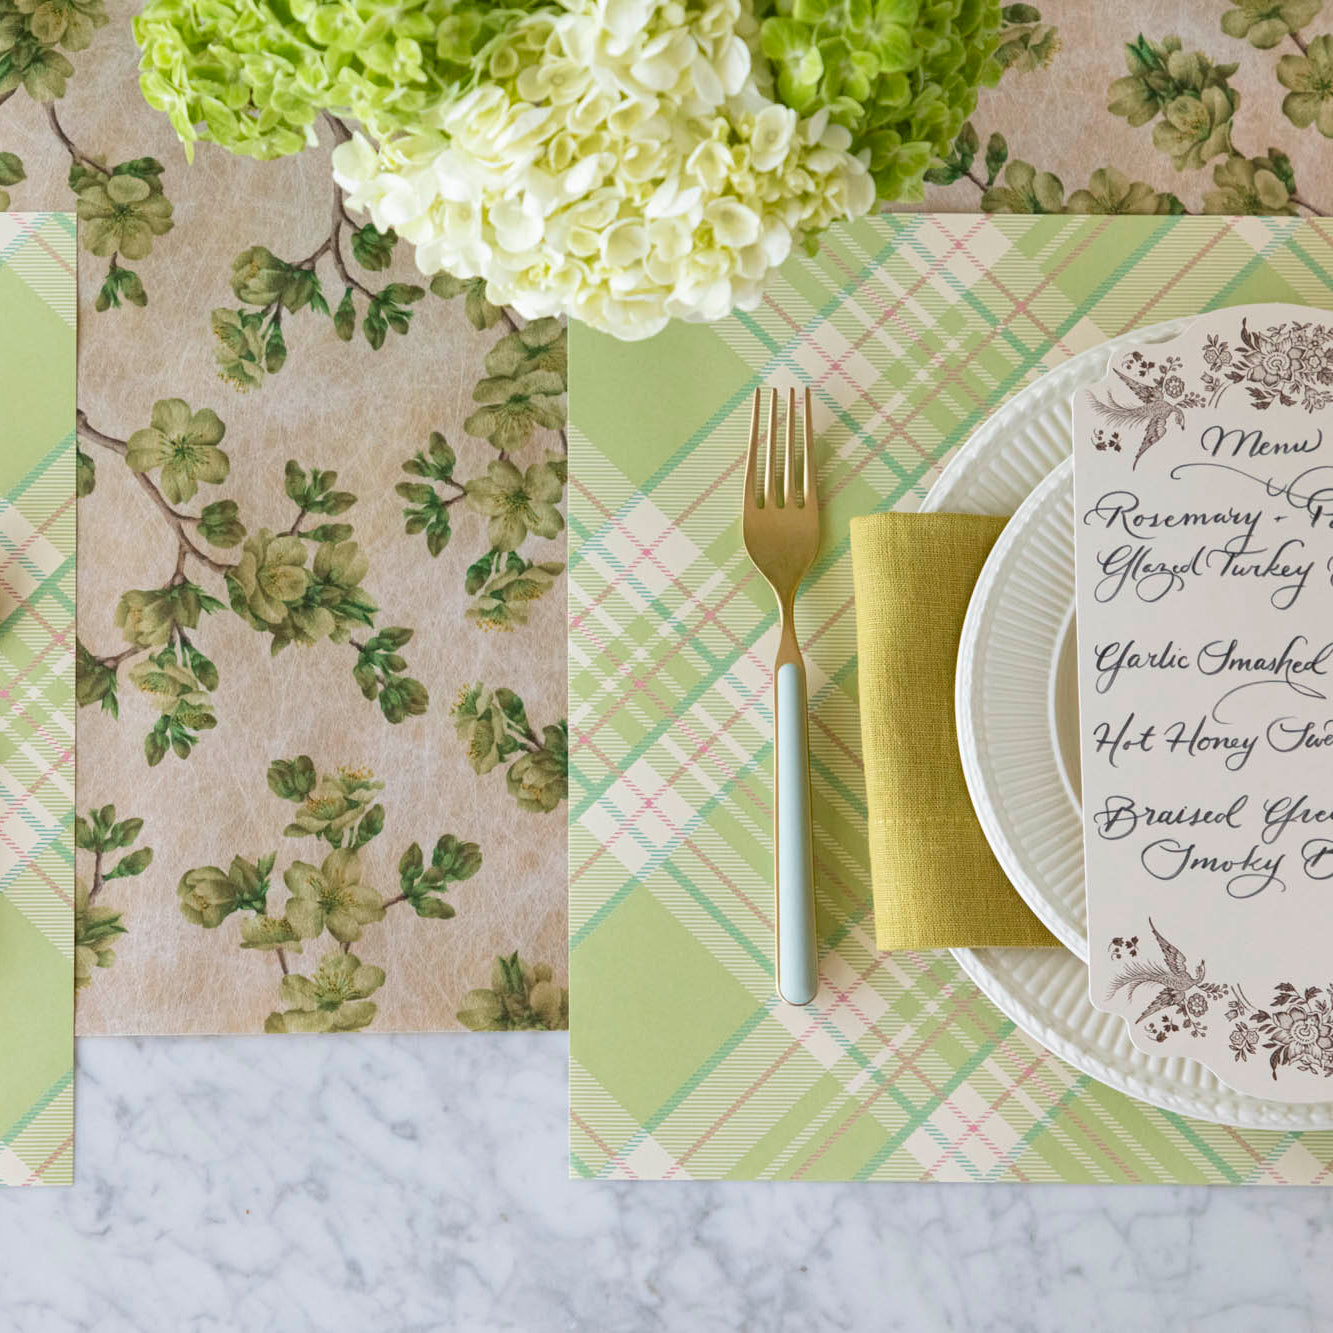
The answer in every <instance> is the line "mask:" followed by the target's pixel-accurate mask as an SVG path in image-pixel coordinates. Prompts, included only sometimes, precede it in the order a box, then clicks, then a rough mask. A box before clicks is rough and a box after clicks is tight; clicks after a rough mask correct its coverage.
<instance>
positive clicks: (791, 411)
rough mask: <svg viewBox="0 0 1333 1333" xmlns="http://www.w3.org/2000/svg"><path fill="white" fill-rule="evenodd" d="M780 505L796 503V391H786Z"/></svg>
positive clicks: (792, 389)
mask: <svg viewBox="0 0 1333 1333" xmlns="http://www.w3.org/2000/svg"><path fill="white" fill-rule="evenodd" d="M782 503H783V504H784V505H794V504H795V503H796V390H795V389H794V388H791V389H788V390H787V447H786V448H785V449H784V450H783V451H782Z"/></svg>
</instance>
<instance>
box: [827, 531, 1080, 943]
mask: <svg viewBox="0 0 1333 1333" xmlns="http://www.w3.org/2000/svg"><path fill="white" fill-rule="evenodd" d="M1005 522H1006V520H1005V519H1003V518H990V517H986V516H979V515H975V514H873V515H870V516H869V517H865V518H854V519H852V523H851V534H852V579H853V584H854V587H855V594H856V639H857V655H858V658H859V668H858V670H859V678H860V687H861V739H862V746H863V753H864V755H865V773H866V796H867V798H868V806H869V816H870V819H869V822H870V878H871V885H872V887H873V890H874V895H875V937H876V941H877V943H878V945H879V947H880V948H881V949H944V948H953V947H984V946H987V945H996V946H998V945H1018V946H1029V945H1054V944H1056V943H1058V941H1057V940H1056V939H1055V938H1054V936H1052V935H1051V934H1050V932H1049V931H1047V929H1046V927H1045V926H1043V925H1042V924H1041V922H1040V921H1038V920H1037V918H1036V917H1035V916H1034V915H1033V914H1032V911H1031V909H1030V908H1029V907H1028V906H1027V904H1026V903H1025V902H1024V901H1023V900H1022V898H1020V897H1019V896H1018V893H1017V891H1016V890H1015V889H1014V887H1013V885H1012V884H1010V883H1009V881H1008V879H1007V878H1006V877H1005V874H1004V871H1003V870H1001V869H1000V866H999V863H998V862H997V861H996V860H995V857H994V855H993V853H992V852H991V849H990V844H989V843H987V841H986V835H985V834H984V833H983V832H982V831H981V825H980V824H979V823H978V822H977V817H976V814H975V813H974V811H973V809H972V801H971V798H970V797H969V796H968V793H967V782H966V780H965V779H964V777H963V765H962V762H961V761H960V759H959V757H958V736H957V731H956V728H955V723H954V704H953V688H954V685H953V682H954V667H955V665H956V662H957V659H958V640H959V637H960V635H961V634H962V629H963V618H964V617H965V616H966V614H967V604H968V600H969V598H970V597H971V596H972V588H973V586H974V585H975V583H976V581H977V576H978V575H979V574H980V573H981V567H982V565H984V564H985V563H986V556H987V554H988V553H989V551H990V549H991V547H992V546H993V545H994V544H995V539H996V538H997V537H998V536H999V535H1000V532H1001V531H1002V529H1003V528H1004V525H1005Z"/></svg>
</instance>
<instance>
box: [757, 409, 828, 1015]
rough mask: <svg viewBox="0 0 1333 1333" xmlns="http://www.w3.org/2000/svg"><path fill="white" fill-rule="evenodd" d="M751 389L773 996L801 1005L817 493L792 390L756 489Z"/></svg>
mask: <svg viewBox="0 0 1333 1333" xmlns="http://www.w3.org/2000/svg"><path fill="white" fill-rule="evenodd" d="M762 393H763V391H762V390H761V389H756V390H755V391H754V413H753V416H752V417H751V419H750V449H749V453H748V455H747V456H746V460H745V504H744V507H743V509H742V525H741V526H742V532H743V534H744V538H745V549H746V551H748V552H749V555H750V559H751V560H753V561H754V565H755V568H756V569H757V570H758V571H759V572H760V573H761V574H762V575H763V576H764V578H765V579H767V580H768V584H769V586H770V587H771V588H772V589H773V595H774V596H775V597H776V598H777V599H778V613H779V617H780V621H781V628H782V636H781V638H780V639H779V641H778V655H777V659H776V661H775V662H774V664H773V733H774V734H773V755H774V759H773V765H774V771H773V788H774V801H773V880H774V905H775V911H774V916H775V920H776V923H777V929H776V936H777V939H776V946H777V947H776V954H777V968H776V971H777V986H778V994H779V995H780V996H781V997H782V998H783V999H784V1000H786V1001H787V1003H788V1004H809V1003H810V1001H811V1000H813V999H814V998H815V994H816V992H817V991H818V990H819V957H818V950H817V948H816V939H815V867H814V839H813V828H812V820H811V814H810V735H809V722H808V716H807V706H806V688H805V662H804V661H803V660H802V658H801V647H800V644H799V643H797V641H796V626H795V621H794V607H795V601H796V589H797V588H798V587H799V586H800V583H801V579H802V578H804V577H805V573H806V571H807V570H808V569H809V568H810V566H811V565H812V564H813V563H814V559H815V554H816V552H817V551H818V550H819V496H818V493H817V491H816V488H815V465H814V451H815V442H814V433H813V430H812V427H811V415H810V390H809V389H806V391H805V448H804V451H803V453H804V465H803V468H802V474H801V475H802V481H801V489H800V493H799V495H798V494H797V491H796V487H795V479H796V468H795V457H794V455H795V445H796V390H795V389H792V390H790V391H789V393H788V396H787V442H786V449H785V451H784V453H783V471H782V488H781V491H779V489H778V485H777V478H776V476H775V473H776V466H775V461H774V455H775V454H776V453H777V445H778V394H777V390H776V389H774V390H773V391H772V397H771V398H770V400H769V410H768V447H767V449H765V451H764V456H765V464H764V490H763V495H762V496H760V494H759V492H758V480H759V412H760V399H761V396H762Z"/></svg>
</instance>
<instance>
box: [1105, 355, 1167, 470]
mask: <svg viewBox="0 0 1333 1333" xmlns="http://www.w3.org/2000/svg"><path fill="white" fill-rule="evenodd" d="M1111 369H1112V370H1113V371H1114V372H1115V374H1116V375H1118V376H1119V377H1120V379H1121V380H1123V381H1124V382H1125V383H1126V384H1127V385H1128V386H1129V387H1130V389H1131V390H1132V392H1133V393H1134V396H1135V397H1136V398H1137V399H1138V400H1139V401H1138V402H1137V403H1129V404H1126V403H1118V402H1116V400H1115V399H1114V398H1113V397H1112V396H1111V394H1110V393H1108V394H1107V395H1106V401H1105V402H1102V401H1101V399H1099V398H1097V397H1096V396H1094V397H1093V400H1092V405H1093V408H1094V409H1095V410H1096V412H1097V414H1098V415H1099V416H1103V417H1106V418H1107V420H1109V421H1114V422H1118V423H1120V424H1122V425H1125V426H1129V425H1135V426H1140V425H1142V426H1145V429H1144V433H1143V442H1142V443H1141V444H1140V445H1139V449H1138V452H1137V453H1136V454H1135V455H1134V462H1133V466H1134V467H1138V465H1139V459H1140V458H1142V457H1143V455H1144V454H1146V453H1147V452H1148V450H1149V449H1151V448H1152V447H1153V445H1154V444H1156V443H1157V441H1158V440H1160V439H1161V438H1162V436H1163V435H1165V434H1166V427H1167V424H1168V422H1170V421H1171V420H1172V419H1173V418H1174V419H1175V421H1176V423H1177V424H1178V425H1180V426H1184V424H1185V413H1184V412H1183V411H1181V405H1180V404H1179V403H1178V402H1174V401H1172V399H1171V398H1169V397H1168V396H1167V389H1176V388H1177V386H1179V388H1178V394H1179V393H1183V392H1184V389H1185V385H1184V382H1183V381H1182V380H1181V379H1179V378H1178V377H1177V376H1174V375H1169V376H1166V377H1164V379H1163V382H1162V383H1161V384H1144V383H1143V382H1142V381H1140V380H1133V379H1130V377H1129V376H1128V375H1126V374H1125V372H1124V371H1123V370H1121V369H1120V368H1119V367H1117V366H1113V367H1112V368H1111ZM1178 394H1177V396H1178ZM1145 423H1146V424H1145Z"/></svg>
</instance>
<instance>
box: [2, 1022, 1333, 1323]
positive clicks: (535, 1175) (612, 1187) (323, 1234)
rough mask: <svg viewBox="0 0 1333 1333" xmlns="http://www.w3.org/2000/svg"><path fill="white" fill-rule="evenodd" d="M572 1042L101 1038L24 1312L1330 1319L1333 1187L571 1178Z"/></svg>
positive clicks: (26, 1274)
mask: <svg viewBox="0 0 1333 1333" xmlns="http://www.w3.org/2000/svg"><path fill="white" fill-rule="evenodd" d="M567 1054H568V1046H567V1043H566V1041H565V1039H564V1038H563V1037H561V1036H556V1035H553V1034H544V1033H543V1034H532V1035H524V1036H505V1035H501V1036H495V1037H476V1036H455V1035H446V1036H439V1037H391V1038H382V1037H373V1038H366V1037H352V1038H348V1039H337V1038H332V1039H330V1038H327V1037H313V1038H300V1037H292V1038H286V1039H284V1040H281V1041H276V1040H269V1039H265V1038H262V1037H258V1038H256V1037H249V1038H238V1039H227V1040H198V1039H189V1040H169V1039H148V1040H130V1039H123V1038H101V1039H85V1040H83V1041H81V1042H80V1043H79V1049H78V1082H77V1085H76V1086H77V1117H78V1138H77V1162H76V1167H75V1173H76V1184H75V1186H74V1188H73V1189H69V1190H59V1189H51V1190H31V1191H18V1190H11V1191H6V1192H3V1193H0V1255H3V1265H2V1266H0V1274H2V1275H3V1280H2V1282H0V1311H2V1312H3V1314H2V1315H0V1320H2V1323H3V1327H4V1329H5V1330H6V1333H67V1331H68V1330H76V1329H77V1330H96V1333H122V1331H124V1333H155V1331H156V1330H158V1329H162V1330H170V1331H171V1333H186V1331H187V1330H188V1331H190V1333H193V1331H194V1330H201V1331H202V1330H208V1331H210V1333H211V1331H213V1330H243V1333H266V1331H267V1330H275V1331H277V1330H281V1333H296V1331H297V1330H303V1329H318V1330H321V1331H322V1330H366V1331H367V1333H406V1331H407V1330H437V1329H440V1330H450V1331H455V1330H456V1331H457V1333H489V1330H500V1329H518V1330H525V1331H526V1330H533V1333H557V1330H565V1329H577V1330H584V1329H587V1330H596V1333H619V1331H620V1330H628V1331H632V1333H640V1331H641V1330H642V1331H644V1333H655V1331H656V1330H663V1329H670V1330H675V1329H681V1330H689V1333H711V1331H712V1330H728V1331H730V1330H750V1329H755V1330H783V1331H784V1333H786V1331H788V1330H789V1331H790V1333H818V1331H820V1330H825V1329H830V1330H832V1329H837V1330H844V1329H847V1330H858V1333H859V1331H860V1330H896V1329H902V1330H908V1331H910V1333H928V1331H929V1330H934V1329H948V1330H974V1329H975V1330H995V1331H996V1333H1023V1331H1024V1330H1046V1329H1051V1330H1060V1333H1067V1331H1069V1330H1074V1331H1075V1333H1091V1331H1092V1330H1099V1329H1108V1330H1115V1331H1116V1333H1133V1331H1134V1330H1139V1329H1153V1330H1187V1329H1194V1328H1200V1329H1202V1328H1206V1329H1207V1330H1208V1331H1209V1333H1233V1331H1234V1333H1251V1331H1252V1330H1264V1333H1286V1330H1307V1329H1308V1330H1320V1329H1326V1328H1328V1327H1330V1325H1331V1324H1333V1264H1331V1263H1330V1262H1329V1253H1330V1241H1331V1240H1333V1193H1331V1192H1329V1191H1326V1190H1299V1189H1211V1190H1209V1189H1201V1188H1191V1189H1186V1188H1172V1189H1161V1188H1153V1189H1148V1188H1135V1189H1121V1188H1114V1187H1112V1188H1096V1189H1093V1188H1085V1187H1079V1186H1047V1187H1021V1186H1020V1187H1013V1186H963V1185H768V1184H755V1185H719V1184H712V1185H696V1184H676V1183H672V1184H661V1183H645V1184H626V1185H622V1184H611V1183H601V1182H598V1183H590V1182H582V1181H570V1180H569V1179H568V1178H567V1167H566V1157H565V1141H566V1139H565V1132H566V1131H565V1104H566V1059H567Z"/></svg>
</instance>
